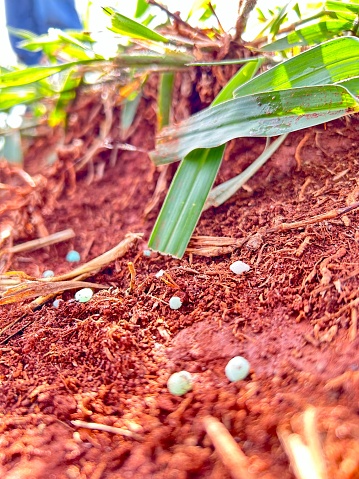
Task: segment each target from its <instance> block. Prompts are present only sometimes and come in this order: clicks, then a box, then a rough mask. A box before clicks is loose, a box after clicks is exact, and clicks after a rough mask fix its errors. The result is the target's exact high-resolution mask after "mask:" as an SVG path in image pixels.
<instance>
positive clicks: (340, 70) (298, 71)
mask: <svg viewBox="0 0 359 479" xmlns="http://www.w3.org/2000/svg"><path fill="white" fill-rule="evenodd" d="M358 58H359V39H358V38H353V37H342V38H336V39H334V40H331V41H329V42H326V43H323V44H322V45H318V46H316V47H313V48H311V49H310V50H308V51H305V52H303V53H301V54H299V55H297V56H295V57H294V58H291V59H290V60H287V61H285V62H283V63H281V64H279V65H277V66H275V67H274V68H272V69H271V70H268V71H266V72H265V73H262V74H261V75H258V76H257V77H256V78H254V79H253V80H251V82H250V83H248V84H246V85H243V86H242V87H239V88H238V89H237V90H236V91H235V92H234V96H243V95H250V94H251V93H254V92H261V91H270V90H281V89H282V90H284V89H286V88H291V87H299V86H309V85H325V84H330V83H336V82H340V81H343V80H346V79H349V78H352V77H355V76H358V75H359V61H358Z"/></svg>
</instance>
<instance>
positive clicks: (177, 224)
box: [148, 60, 262, 258]
mask: <svg viewBox="0 0 359 479" xmlns="http://www.w3.org/2000/svg"><path fill="white" fill-rule="evenodd" d="M261 62H262V60H258V61H257V62H256V63H248V64H246V65H245V66H244V67H242V68H241V70H239V72H237V74H236V75H234V76H233V77H232V79H231V80H230V81H229V82H228V83H227V85H226V86H225V87H224V88H223V89H222V90H221V91H220V93H219V94H218V95H217V97H216V98H215V99H214V101H213V102H212V105H211V107H210V109H211V108H216V105H219V104H221V102H226V101H227V100H229V99H230V98H232V93H233V91H234V90H235V88H236V87H238V86H239V85H240V84H241V83H243V82H245V81H247V80H248V79H250V78H251V77H252V76H253V75H254V74H255V72H256V71H257V69H258V67H259V65H260V64H261ZM224 149H225V146H219V147H218V148H212V149H199V150H195V151H192V152H191V153H190V154H189V155H187V156H186V158H184V160H183V161H182V162H181V164H180V166H179V167H178V169H177V172H176V174H175V177H174V179H173V181H172V184H171V187H170V189H169V192H168V194H167V196H166V199H165V201H164V203H163V206H162V209H161V212H160V214H159V215H158V217H157V220H156V224H155V226H154V228H153V231H152V234H151V237H150V240H149V243H148V244H149V247H150V248H152V249H154V250H157V251H161V252H162V253H166V254H170V255H172V256H176V257H179V258H181V257H182V256H183V254H184V252H185V250H186V247H187V245H188V242H189V240H190V238H191V236H192V233H193V231H194V229H195V227H196V224H197V222H198V220H199V217H200V215H201V212H202V209H203V206H204V203H205V201H206V198H207V196H208V193H209V191H210V189H211V188H212V185H213V183H214V180H215V178H216V176H217V173H218V169H219V167H220V165H221V162H222V158H223V153H224Z"/></svg>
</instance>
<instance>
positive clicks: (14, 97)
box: [0, 86, 42, 111]
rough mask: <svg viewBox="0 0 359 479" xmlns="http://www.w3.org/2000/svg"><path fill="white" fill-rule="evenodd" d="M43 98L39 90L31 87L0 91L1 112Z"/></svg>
mask: <svg viewBox="0 0 359 479" xmlns="http://www.w3.org/2000/svg"><path fill="white" fill-rule="evenodd" d="M41 97H42V95H41V94H40V93H39V91H38V89H37V88H33V87H29V86H27V87H21V88H16V87H14V88H4V89H1V90H0V110H3V111H4V110H9V109H10V108H12V107H13V106H15V105H20V104H21V103H31V102H34V101H36V100H38V99H40V98H41Z"/></svg>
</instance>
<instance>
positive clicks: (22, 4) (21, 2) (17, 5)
mask: <svg viewBox="0 0 359 479" xmlns="http://www.w3.org/2000/svg"><path fill="white" fill-rule="evenodd" d="M5 12H6V24H7V26H8V27H12V28H16V29H19V30H28V31H29V32H32V33H36V34H37V35H39V34H40V33H42V32H40V29H39V24H38V19H37V18H36V15H35V14H34V4H33V0H16V1H14V0H5ZM9 38H10V43H11V46H12V48H13V50H14V51H15V53H16V54H17V56H18V57H19V60H20V61H21V62H23V63H26V64H27V65H34V64H36V63H38V61H39V60H40V58H41V52H29V51H27V50H23V49H22V48H18V47H17V44H18V43H19V42H20V41H21V38H19V37H17V36H16V35H13V34H11V33H9Z"/></svg>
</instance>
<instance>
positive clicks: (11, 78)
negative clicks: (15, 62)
mask: <svg viewBox="0 0 359 479" xmlns="http://www.w3.org/2000/svg"><path fill="white" fill-rule="evenodd" d="M92 61H95V60H85V61H79V62H69V63H62V64H61V65H54V66H44V67H43V66H35V67H28V68H24V69H23V70H17V71H14V72H10V73H5V74H3V75H0V88H5V87H11V86H20V85H28V84H29V83H34V82H36V81H39V80H42V79H44V78H48V77H49V76H51V75H54V74H55V73H59V72H62V71H64V70H67V69H68V68H71V67H75V66H79V65H84V64H86V63H89V62H92Z"/></svg>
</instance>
